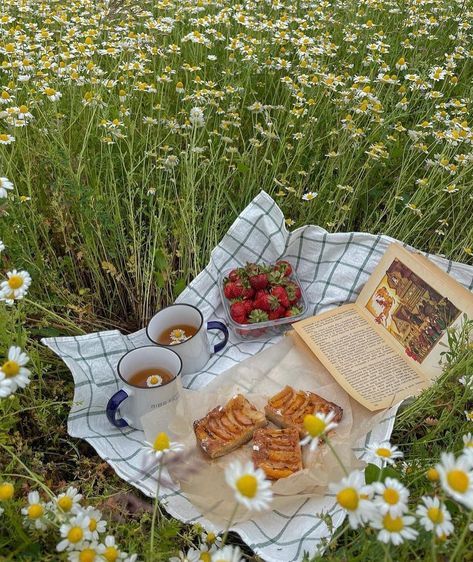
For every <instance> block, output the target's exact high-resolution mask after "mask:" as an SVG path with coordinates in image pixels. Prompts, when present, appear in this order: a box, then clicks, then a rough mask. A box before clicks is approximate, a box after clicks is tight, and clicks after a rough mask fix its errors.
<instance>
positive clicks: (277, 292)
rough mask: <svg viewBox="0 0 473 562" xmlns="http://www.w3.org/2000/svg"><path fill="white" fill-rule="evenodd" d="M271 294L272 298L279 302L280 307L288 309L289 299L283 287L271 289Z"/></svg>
mask: <svg viewBox="0 0 473 562" xmlns="http://www.w3.org/2000/svg"><path fill="white" fill-rule="evenodd" d="M271 294H272V295H273V296H274V297H277V298H278V300H279V302H280V303H281V305H282V306H284V308H288V307H289V299H288V297H287V293H286V289H284V287H281V286H279V285H278V286H276V287H273V288H272V289H271Z"/></svg>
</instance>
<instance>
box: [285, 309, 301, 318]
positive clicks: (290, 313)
mask: <svg viewBox="0 0 473 562" xmlns="http://www.w3.org/2000/svg"><path fill="white" fill-rule="evenodd" d="M301 312H302V308H300V307H299V306H291V308H288V309H287V310H286V314H285V315H284V316H285V317H286V318H290V317H291V316H297V315H298V314H300V313H301Z"/></svg>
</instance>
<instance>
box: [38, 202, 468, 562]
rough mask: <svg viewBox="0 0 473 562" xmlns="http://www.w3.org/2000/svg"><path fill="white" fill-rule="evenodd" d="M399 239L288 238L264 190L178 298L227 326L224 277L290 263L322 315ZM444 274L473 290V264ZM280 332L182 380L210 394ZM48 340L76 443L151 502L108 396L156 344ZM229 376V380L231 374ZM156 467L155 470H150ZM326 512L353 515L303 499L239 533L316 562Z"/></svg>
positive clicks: (148, 474) (138, 451)
mask: <svg viewBox="0 0 473 562" xmlns="http://www.w3.org/2000/svg"><path fill="white" fill-rule="evenodd" d="M393 241H394V239H392V238H390V237H388V236H383V235H372V234H367V233H355V232H348V233H336V234H331V233H329V232H327V231H326V230H324V229H323V228H321V227H319V226H313V225H306V226H302V227H300V228H298V229H296V230H294V231H293V232H288V230H287V229H286V226H285V222H284V216H283V213H282V211H281V209H280V208H279V207H278V206H277V204H276V203H275V201H274V200H273V199H272V198H271V197H270V196H269V195H268V194H266V193H265V192H261V193H260V194H259V195H257V196H256V197H255V199H254V200H253V201H252V202H251V203H250V204H249V205H248V206H247V207H246V208H245V209H244V210H243V211H242V213H241V214H240V215H239V217H238V218H237V219H236V221H235V222H234V223H233V225H232V226H231V227H230V229H229V230H228V232H227V233H226V234H225V236H224V237H223V239H222V241H221V242H220V244H219V245H218V246H217V247H216V248H215V249H214V250H213V251H212V254H211V258H210V262H209V264H208V265H207V267H206V268H205V269H204V270H203V271H202V272H201V273H200V274H199V275H198V276H197V277H196V278H195V279H194V280H193V281H192V282H191V283H190V285H189V286H188V287H187V288H186V289H185V290H184V291H183V292H182V294H181V295H180V296H179V298H178V299H177V300H178V302H185V303H189V304H193V305H195V306H197V307H198V308H200V310H201V311H202V313H203V314H204V316H205V318H206V319H220V320H224V314H223V308H222V305H221V302H220V296H219V288H218V277H219V273H220V272H222V271H225V270H227V269H228V268H231V267H235V266H243V265H244V264H245V263H246V262H247V261H252V262H258V261H266V262H274V261H276V260H278V259H281V258H284V259H287V260H289V261H290V262H291V263H292V264H293V266H294V267H295V269H296V270H297V274H298V276H299V278H300V281H301V284H302V285H303V287H304V289H305V291H306V295H307V300H308V305H309V309H310V310H309V312H310V314H318V313H320V312H324V311H326V310H329V309H330V308H333V307H335V306H338V305H340V304H344V303H348V302H352V301H354V300H355V299H356V297H357V295H358V293H359V291H360V290H361V288H362V287H363V285H364V284H365V282H366V281H367V279H368V277H369V275H370V274H371V272H372V271H373V269H374V267H375V266H376V264H377V263H378V261H379V259H380V258H381V256H382V255H383V253H384V252H385V250H386V248H387V246H388V245H389V244H390V243H391V242H393ZM431 259H432V260H433V261H434V262H435V263H436V264H437V265H438V266H439V267H441V268H442V269H444V270H445V271H447V272H448V273H449V274H450V275H452V276H453V277H454V278H455V279H457V280H458V281H459V282H460V283H462V284H463V285H464V286H466V287H467V288H469V289H470V290H471V289H472V287H473V267H469V266H466V265H464V264H460V263H456V262H451V261H448V260H446V259H443V258H440V257H436V256H431ZM279 338H280V336H278V337H273V338H271V339H268V340H259V341H244V342H243V341H240V340H238V339H237V338H236V337H235V336H234V335H233V334H232V335H231V337H230V340H229V343H228V345H227V347H226V348H225V349H224V350H223V351H222V352H220V353H219V354H217V355H213V356H212V357H211V359H210V361H209V362H208V364H207V365H206V366H205V368H204V369H203V370H202V371H200V372H197V373H193V374H190V375H186V376H183V377H182V382H183V385H184V386H185V387H187V388H190V389H201V388H203V387H204V386H205V385H207V384H208V383H209V382H211V381H212V380H214V379H215V377H218V376H220V375H221V374H222V373H223V372H224V371H225V370H227V369H228V368H230V367H232V366H233V365H235V364H236V363H238V362H240V361H242V360H245V359H246V358H249V357H252V356H253V355H254V354H256V353H258V352H260V351H262V350H264V349H266V348H268V347H269V346H271V345H274V344H275V343H276V342H277V341H278V339H279ZM43 343H44V344H45V345H47V346H49V347H50V348H51V349H52V350H53V351H54V352H55V353H57V354H58V355H59V356H60V357H61V358H62V359H63V360H64V362H65V363H66V364H67V366H68V367H69V369H70V370H71V372H72V375H73V377H74V383H75V393H74V405H73V407H72V408H71V411H70V414H69V418H68V432H69V434H70V435H71V436H72V437H79V438H82V439H85V440H86V441H87V442H88V443H90V445H91V446H92V447H93V448H94V449H95V450H96V451H97V453H98V454H99V455H100V457H101V458H103V459H104V460H105V461H107V462H108V463H109V464H110V465H111V466H112V467H113V469H114V470H115V472H116V473H117V474H118V475H119V476H120V477H121V478H123V479H124V480H126V481H127V482H129V483H130V484H132V485H133V486H135V487H136V488H138V489H140V490H141V491H142V492H143V493H145V494H146V495H148V496H149V497H153V496H155V492H156V478H155V471H154V470H150V469H149V461H145V460H144V455H145V453H144V451H143V441H144V435H143V432H141V431H138V430H135V429H132V428H125V429H123V430H119V429H117V428H115V427H112V426H111V425H110V423H109V422H108V421H107V418H106V416H105V405H106V403H107V400H108V398H109V397H110V396H111V395H112V394H113V393H114V392H115V391H116V390H118V388H119V386H120V384H119V382H118V380H117V376H116V372H115V367H116V365H117V363H118V360H119V359H120V357H121V356H122V355H123V354H124V353H125V352H126V351H128V350H130V349H133V348H135V347H139V346H141V345H143V344H147V343H148V342H147V339H146V336H145V333H144V330H140V331H138V332H135V333H133V334H130V335H123V334H121V333H120V332H119V331H118V330H110V331H104V332H98V333H94V334H88V335H84V336H77V337H63V338H47V339H43ZM223 376H224V375H223ZM394 417H395V409H392V410H391V411H388V412H387V415H386V417H385V418H384V421H383V422H382V423H380V424H379V425H378V426H377V427H376V428H375V429H374V430H373V431H372V432H370V433H368V434H367V435H366V438H365V439H364V440H363V442H361V443H359V447H358V452H359V454H362V450H363V447H364V446H366V445H368V444H369V443H371V442H374V441H380V440H383V439H389V437H390V435H391V431H392V427H393V424H394ZM146 466H148V468H145V467H146ZM159 495H160V498H161V500H162V502H163V504H164V505H165V507H166V509H167V511H168V512H169V513H170V514H171V515H172V516H174V517H176V518H178V519H180V520H182V521H185V522H188V523H197V522H199V523H200V524H201V525H203V526H204V527H206V528H207V529H209V530H212V531H214V532H218V531H222V529H218V528H215V527H214V525H212V524H210V522H208V521H206V520H205V519H204V518H203V517H202V516H201V514H200V513H199V512H198V511H197V510H196V509H195V508H194V506H193V505H192V504H191V503H190V502H189V501H188V500H187V499H186V497H185V496H184V495H183V494H182V493H181V492H180V491H179V490H178V489H174V488H173V487H168V488H161V489H160V493H159ZM321 514H324V515H327V514H328V515H330V516H331V518H332V524H333V527H332V531H333V530H334V529H336V528H337V527H338V526H339V525H340V524H341V523H342V522H343V519H344V513H343V512H342V511H341V510H340V509H338V508H337V506H336V503H335V500H334V497H333V496H332V495H330V494H328V493H327V494H326V495H325V497H323V498H321V497H318V498H303V499H298V500H297V501H294V502H293V504H292V505H291V506H287V507H286V508H285V509H284V511H277V510H273V511H270V512H267V513H262V514H257V513H255V515H254V517H252V519H250V520H248V521H245V522H242V523H239V524H236V525H234V526H233V527H232V530H233V531H235V532H237V533H239V535H240V536H241V537H242V539H243V540H244V541H245V543H247V544H248V545H249V546H250V547H251V548H252V549H253V550H254V551H255V552H257V553H258V554H259V555H260V556H261V557H262V558H263V559H264V560H267V561H269V562H273V561H274V562H276V561H284V562H290V561H299V560H302V558H303V556H304V553H309V555H310V556H311V557H312V556H313V555H314V554H316V553H317V552H322V550H323V543H324V541H323V539H327V538H329V537H330V536H331V532H332V531H331V530H330V529H329V528H328V527H327V524H326V522H325V521H324V520H323V519H322V518H321Z"/></svg>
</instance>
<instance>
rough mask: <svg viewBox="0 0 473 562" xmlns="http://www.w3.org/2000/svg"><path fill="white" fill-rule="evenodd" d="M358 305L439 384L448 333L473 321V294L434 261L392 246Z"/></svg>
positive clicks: (407, 357)
mask: <svg viewBox="0 0 473 562" xmlns="http://www.w3.org/2000/svg"><path fill="white" fill-rule="evenodd" d="M356 304H358V305H359V307H360V309H362V311H363V314H364V315H365V317H366V318H367V319H368V321H369V322H370V323H372V325H375V326H376V327H380V328H382V329H383V330H384V334H385V335H386V337H387V338H388V340H389V343H390V344H391V345H392V346H393V347H394V348H395V349H397V350H398V352H399V353H400V354H401V355H402V356H403V357H404V359H405V360H406V361H407V362H408V363H409V364H411V365H412V366H413V368H420V369H421V371H422V373H423V374H424V375H425V376H426V377H427V378H429V379H430V380H434V379H436V378H437V376H438V375H440V374H441V372H442V366H441V353H442V351H446V350H447V349H448V345H447V339H448V336H447V330H448V329H452V328H460V327H461V325H462V322H463V315H464V314H466V315H467V316H468V317H470V318H473V295H472V294H471V293H470V291H468V290H467V289H465V288H464V287H462V286H461V285H460V284H459V283H458V282H457V281H455V280H454V279H453V278H452V277H451V276H449V275H448V274H447V273H445V272H444V271H442V270H441V269H440V268H439V267H437V266H436V265H435V264H434V263H433V262H431V261H430V260H428V259H427V258H425V257H424V256H422V255H420V254H418V253H415V254H414V253H411V252H409V251H407V250H405V249H404V248H403V247H402V246H400V245H399V244H391V245H390V246H389V248H388V250H387V251H386V253H385V254H384V256H383V258H382V259H381V261H380V263H379V264H378V265H377V267H376V268H375V270H374V271H373V273H372V274H371V277H370V278H369V280H368V282H367V283H366V285H365V286H364V288H363V290H362V291H361V293H360V295H359V297H358V299H357V300H356Z"/></svg>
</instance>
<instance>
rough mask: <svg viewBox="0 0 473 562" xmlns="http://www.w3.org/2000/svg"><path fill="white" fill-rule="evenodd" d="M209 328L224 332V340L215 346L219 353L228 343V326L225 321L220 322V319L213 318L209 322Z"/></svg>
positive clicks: (215, 351)
mask: <svg viewBox="0 0 473 562" xmlns="http://www.w3.org/2000/svg"><path fill="white" fill-rule="evenodd" d="M207 330H220V331H221V332H223V341H221V342H219V343H218V344H217V345H215V346H214V353H217V352H218V351H220V350H222V349H223V348H224V347H225V346H226V345H227V342H228V328H227V327H226V326H225V324H224V323H223V322H219V321H218V320H211V321H210V322H207Z"/></svg>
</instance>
